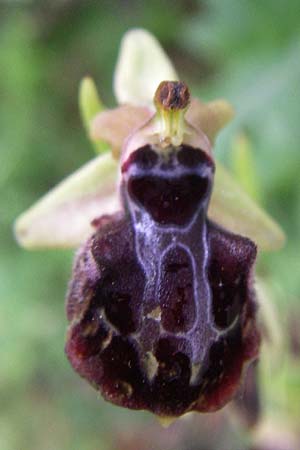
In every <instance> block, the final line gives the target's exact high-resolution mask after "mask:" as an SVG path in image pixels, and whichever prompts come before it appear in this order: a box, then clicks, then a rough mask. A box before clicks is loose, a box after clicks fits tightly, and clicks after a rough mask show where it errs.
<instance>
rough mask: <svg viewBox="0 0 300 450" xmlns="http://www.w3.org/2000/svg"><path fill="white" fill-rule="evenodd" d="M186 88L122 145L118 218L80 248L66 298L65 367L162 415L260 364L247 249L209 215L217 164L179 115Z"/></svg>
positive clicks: (202, 399) (175, 91) (231, 387)
mask: <svg viewBox="0 0 300 450" xmlns="http://www.w3.org/2000/svg"><path fill="white" fill-rule="evenodd" d="M188 103H189V92H188V89H187V86H186V85H185V84H184V83H182V82H163V83H161V84H160V86H159V87H158V89H157V91H156V95H155V104H156V106H157V110H158V111H157V114H156V115H155V116H154V118H153V119H151V120H150V122H148V123H147V124H146V125H145V126H144V127H142V128H141V129H140V130H138V131H136V132H135V133H134V134H133V135H132V136H131V138H130V139H129V140H128V141H127V143H126V144H125V145H124V147H123V150H122V156H121V183H120V197H121V206H122V209H121V211H120V212H118V213H117V214H114V215H111V216H105V217H103V216H102V217H101V218H99V220H96V221H95V222H94V223H95V225H96V227H97V229H96V232H95V233H94V235H93V236H92V237H91V238H90V239H89V240H88V242H87V243H86V244H84V246H83V247H82V249H81V251H80V252H79V254H78V256H77V259H76V262H75V268H74V273H73V280H72V282H71V285H70V291H69V294H68V300H67V312H68V319H69V321H70V322H71V326H70V329H69V333H68V339H67V345H66V352H67V355H68V358H69V360H70V362H71V364H72V365H73V367H74V368H75V369H76V370H77V371H78V372H79V373H80V375H82V376H83V377H85V378H86V379H87V380H88V381H90V383H92V384H93V385H95V386H96V387H97V388H98V389H99V390H100V391H101V392H102V394H103V396H104V397H105V398H106V399H107V400H109V401H111V402H114V403H116V404H118V405H121V406H125V407H128V408H134V409H147V410H149V411H152V412H153V413H155V414H158V415H160V416H179V415H181V414H183V413H185V412H187V411H191V410H196V411H202V412H207V411H214V410H217V409H219V408H221V407H222V406H223V405H224V404H226V403H227V402H228V401H229V400H230V399H231V398H232V396H233V395H234V393H235V392H236V389H237V388H238V386H239V383H240V379H241V376H242V372H243V369H244V366H245V364H246V363H248V362H249V361H251V360H252V359H253V358H255V357H257V353H258V347H259V333H258V331H257V328H256V323H255V309H256V308H255V301H254V292H253V287H252V277H253V274H252V272H253V264H254V260H255V256H256V246H255V244H254V243H253V242H252V241H251V240H249V239H247V238H244V237H241V236H238V235H234V234H232V233H230V232H228V231H225V230H224V229H223V228H221V227H219V226H218V225H217V224H215V223H213V222H211V221H210V220H208V218H207V209H208V204H209V201H210V196H211V191H212V189H213V178H214V171H215V164H214V160H213V158H212V154H211V150H210V144H209V141H208V139H207V138H206V136H205V135H204V134H203V133H201V132H199V131H197V130H196V129H194V128H193V127H192V126H191V125H189V124H188V123H187V122H185V120H184V111H185V110H186V108H187V106H188Z"/></svg>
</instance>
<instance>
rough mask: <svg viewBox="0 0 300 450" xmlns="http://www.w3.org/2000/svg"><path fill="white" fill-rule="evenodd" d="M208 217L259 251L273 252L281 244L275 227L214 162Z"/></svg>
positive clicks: (283, 239)
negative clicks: (244, 237) (246, 239)
mask: <svg viewBox="0 0 300 450" xmlns="http://www.w3.org/2000/svg"><path fill="white" fill-rule="evenodd" d="M208 216H209V218H210V219H212V220H213V221H214V222H216V223H217V224H219V225H221V226H223V227H224V228H226V229H228V230H229V231H232V232H233V233H236V234H240V235H242V236H246V237H249V238H250V239H252V240H253V241H254V242H255V243H256V244H257V246H258V248H259V249H260V250H276V249H278V248H280V247H282V246H283V244H284V241H285V235H284V232H283V231H282V230H281V228H280V227H279V225H278V224H277V223H276V222H274V220H273V219H272V218H271V217H270V216H269V215H268V214H267V213H266V212H265V211H264V210H263V209H261V208H260V207H259V206H258V205H257V204H256V203H255V201H254V200H252V199H251V198H250V197H249V196H248V194H246V193H245V192H244V191H243V189H242V188H241V187H240V185H239V184H238V183H237V182H236V181H235V180H234V179H233V178H232V177H231V176H230V174H229V173H228V172H227V170H226V169H225V168H224V167H222V165H221V164H220V163H218V162H217V165H216V175H215V184H214V188H213V192H212V198H211V202H210V206H209V210H208Z"/></svg>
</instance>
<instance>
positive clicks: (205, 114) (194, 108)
mask: <svg viewBox="0 0 300 450" xmlns="http://www.w3.org/2000/svg"><path fill="white" fill-rule="evenodd" d="M233 116H234V111H233V108H232V106H231V105H230V103H228V102H227V101H226V100H223V99H218V100H214V101H212V102H209V103H203V102H201V101H200V100H198V99H196V98H193V99H192V101H191V104H190V107H189V109H188V110H187V112H186V115H185V118H186V120H187V121H188V122H189V123H190V124H191V125H193V126H194V127H195V128H197V129H200V130H201V131H203V132H204V133H205V134H206V136H207V137H208V138H209V139H210V141H211V142H212V143H213V142H214V140H215V138H216V135H217V134H218V132H219V131H220V130H221V129H222V128H223V127H225V125H226V124H227V123H228V122H230V120H231V119H232V118H233Z"/></svg>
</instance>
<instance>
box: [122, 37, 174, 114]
mask: <svg viewBox="0 0 300 450" xmlns="http://www.w3.org/2000/svg"><path fill="white" fill-rule="evenodd" d="M163 80H170V81H171V80H178V76H177V74H176V71H175V69H174V67H173V65H172V63H171V61H170V60H169V58H168V56H167V55H166V53H165V52H164V51H163V49H162V47H161V46H160V44H159V42H158V41H157V40H156V38H155V37H154V36H153V35H152V34H151V33H149V32H148V31H146V30H143V29H134V30H130V31H128V32H127V33H126V34H125V35H124V37H123V39H122V42H121V48H120V53H119V57H118V61H117V65H116V70H115V77H114V91H115V96H116V98H117V100H118V102H119V103H120V104H124V103H129V104H133V105H152V102H153V97H154V93H155V90H156V88H157V86H158V85H159V83H160V82H161V81H163Z"/></svg>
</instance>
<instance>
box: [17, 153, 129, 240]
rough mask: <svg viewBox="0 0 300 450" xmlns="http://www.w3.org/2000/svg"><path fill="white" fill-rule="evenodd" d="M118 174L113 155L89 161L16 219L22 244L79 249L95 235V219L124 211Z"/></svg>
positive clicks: (18, 238) (18, 237)
mask: <svg viewBox="0 0 300 450" xmlns="http://www.w3.org/2000/svg"><path fill="white" fill-rule="evenodd" d="M117 174H118V165H117V162H116V161H115V160H114V159H113V158H112V155H111V153H106V154H104V155H101V156H98V157H97V158H95V159H93V160H92V161H90V162H88V163H87V164H86V165H84V166H83V167H82V168H80V169H79V170H78V171H76V172H75V173H73V174H72V175H70V176H69V177H68V178H66V179H65V180H63V181H62V182H61V183H60V184H59V185H58V186H57V187H55V188H54V189H53V190H52V191H50V192H49V193H48V194H46V195H45V196H44V197H42V198H41V199H40V200H39V201H38V202H37V203H36V204H35V205H33V206H32V207H31V208H30V209H29V210H27V211H26V212H25V213H23V214H22V215H21V216H20V217H19V218H18V219H17V220H16V223H15V235H16V238H17V240H18V242H19V244H21V245H22V246H23V247H26V248H47V247H49V248H50V247H74V246H78V245H79V244H80V243H81V242H83V241H84V239H86V238H87V237H88V236H89V235H90V234H91V233H92V232H93V228H92V226H91V224H90V223H91V220H93V219H95V218H97V217H99V216H101V215H103V214H111V213H114V212H116V211H117V210H118V209H119V208H120V205H119V200H118V195H117V190H116V183H117Z"/></svg>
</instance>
